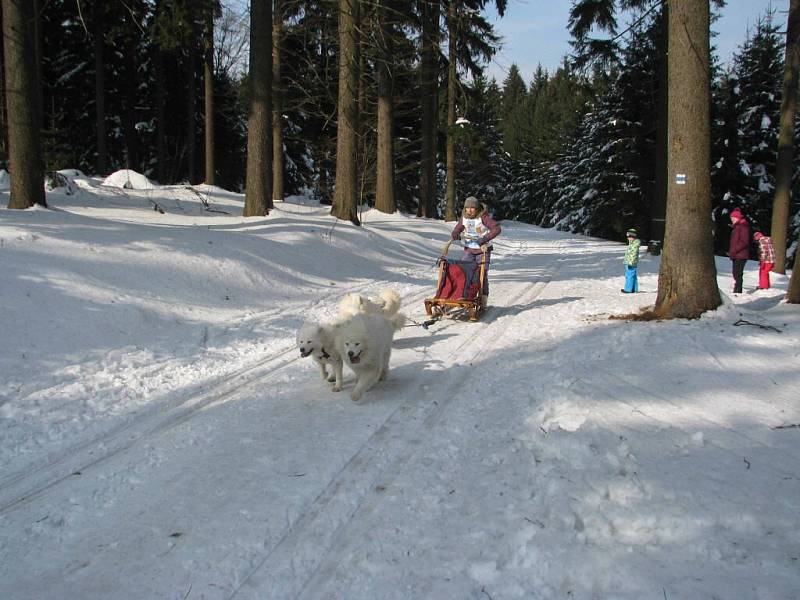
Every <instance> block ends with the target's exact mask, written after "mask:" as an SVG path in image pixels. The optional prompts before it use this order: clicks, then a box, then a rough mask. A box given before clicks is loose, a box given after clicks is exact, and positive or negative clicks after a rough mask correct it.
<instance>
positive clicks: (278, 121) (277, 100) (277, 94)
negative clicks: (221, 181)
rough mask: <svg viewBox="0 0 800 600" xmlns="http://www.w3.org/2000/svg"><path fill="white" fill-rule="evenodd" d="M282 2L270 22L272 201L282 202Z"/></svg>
mask: <svg viewBox="0 0 800 600" xmlns="http://www.w3.org/2000/svg"><path fill="white" fill-rule="evenodd" d="M283 12H284V11H283V0H275V14H274V18H273V21H272V201H273V202H281V201H282V200H283V185H284V184H283V171H284V169H285V164H284V155H283V80H282V79H281V47H282V44H283V19H284V16H283Z"/></svg>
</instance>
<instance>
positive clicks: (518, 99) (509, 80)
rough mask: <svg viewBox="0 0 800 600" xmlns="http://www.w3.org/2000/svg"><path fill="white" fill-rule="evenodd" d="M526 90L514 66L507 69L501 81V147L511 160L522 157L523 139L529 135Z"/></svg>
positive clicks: (517, 69)
mask: <svg viewBox="0 0 800 600" xmlns="http://www.w3.org/2000/svg"><path fill="white" fill-rule="evenodd" d="M530 105H531V103H529V101H528V90H527V88H526V86H525V82H524V81H523V80H522V77H521V76H520V73H519V68H518V67H517V65H516V64H512V65H511V67H510V68H509V69H508V75H506V78H505V79H504V80H503V104H502V111H503V112H502V114H503V126H502V132H503V145H504V147H505V149H506V152H508V154H509V156H510V157H511V158H512V159H513V160H519V159H520V158H521V157H522V152H523V146H524V144H525V140H524V137H525V136H526V135H528V134H529V125H528V107H529V106H530Z"/></svg>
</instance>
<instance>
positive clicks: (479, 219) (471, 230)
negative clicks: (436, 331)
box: [450, 196, 500, 306]
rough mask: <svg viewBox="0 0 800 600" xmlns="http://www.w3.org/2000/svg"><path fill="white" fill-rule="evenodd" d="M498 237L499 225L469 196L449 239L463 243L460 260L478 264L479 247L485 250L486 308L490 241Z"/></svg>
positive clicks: (490, 251)
mask: <svg viewBox="0 0 800 600" xmlns="http://www.w3.org/2000/svg"><path fill="white" fill-rule="evenodd" d="M498 235H500V225H498V224H497V221H495V220H494V219H493V218H492V217H490V216H489V213H488V211H487V210H486V205H485V204H482V203H481V202H478V199H477V198H476V197H475V196H470V197H469V198H467V199H466V200H465V201H464V211H463V212H462V213H461V218H460V219H459V220H458V223H456V226H455V227H454V228H453V232H452V233H451V234H450V237H451V238H453V239H454V240H457V239H458V238H459V237H461V238H462V240H463V242H464V255H463V256H462V257H461V260H466V261H472V262H475V263H480V261H481V260H482V256H483V250H482V249H481V246H487V248H486V277H485V278H484V280H483V304H484V306H486V297H487V296H488V295H489V275H488V274H489V258H490V256H491V254H492V245H491V244H490V243H489V242H490V241H491V240H493V239H494V238H496V237H497V236H498Z"/></svg>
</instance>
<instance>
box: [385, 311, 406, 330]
mask: <svg viewBox="0 0 800 600" xmlns="http://www.w3.org/2000/svg"><path fill="white" fill-rule="evenodd" d="M389 321H391V323H392V327H393V328H394V330H395V331H400V330H401V329H402V328H403V327H405V326H406V316H405V315H404V314H403V313H401V312H398V313H394V314H393V315H389Z"/></svg>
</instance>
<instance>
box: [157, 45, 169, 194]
mask: <svg viewBox="0 0 800 600" xmlns="http://www.w3.org/2000/svg"><path fill="white" fill-rule="evenodd" d="M165 86H166V81H165V76H164V49H163V48H162V47H161V46H160V45H159V46H158V47H156V163H157V164H156V178H157V179H158V182H159V183H161V184H164V183H167V122H166V120H167V117H166V103H167V91H166V87H165Z"/></svg>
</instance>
